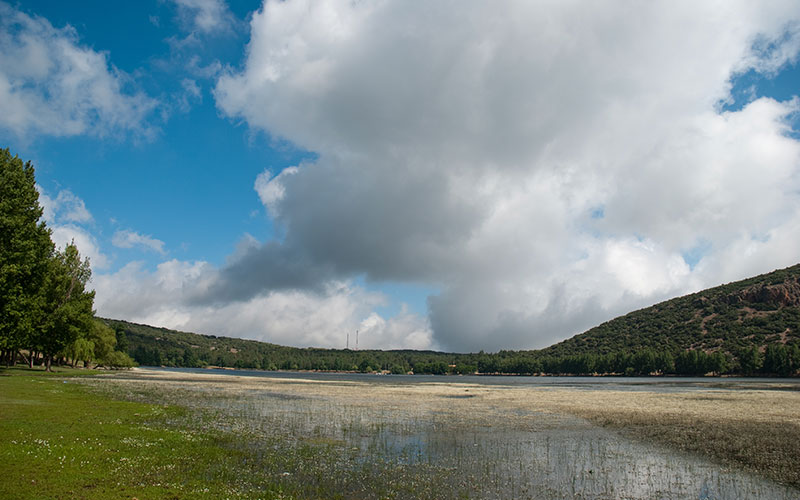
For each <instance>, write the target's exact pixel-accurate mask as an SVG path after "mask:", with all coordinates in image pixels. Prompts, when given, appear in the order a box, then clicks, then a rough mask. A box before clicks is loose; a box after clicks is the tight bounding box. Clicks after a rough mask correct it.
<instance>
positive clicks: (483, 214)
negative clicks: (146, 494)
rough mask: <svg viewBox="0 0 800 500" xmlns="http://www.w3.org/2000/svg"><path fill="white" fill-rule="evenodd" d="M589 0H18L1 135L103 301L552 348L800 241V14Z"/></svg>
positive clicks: (236, 322)
mask: <svg viewBox="0 0 800 500" xmlns="http://www.w3.org/2000/svg"><path fill="white" fill-rule="evenodd" d="M584 7H585V6H584ZM584 7H581V8H578V7H576V6H570V5H566V4H565V5H550V6H542V5H534V4H530V3H528V2H509V3H507V4H503V5H494V6H493V5H487V4H483V3H481V2H465V3H463V4H460V5H459V9H458V11H456V12H453V11H452V9H450V8H449V7H448V5H447V3H446V2H432V3H430V5H429V7H428V8H425V9H423V8H422V6H421V5H408V4H404V3H403V2H392V1H389V2H362V3H358V4H352V3H350V2H347V1H344V0H342V1H340V0H329V1H321V2H306V1H299V0H289V1H287V2H271V1H270V2H266V3H262V2H261V1H241V2H225V1H224V0H157V1H142V2H126V3H121V4H119V5H117V4H114V5H112V6H109V4H108V3H107V2H95V1H85V2H78V3H76V4H69V3H64V2H49V1H24V2H18V3H0V14H2V16H0V18H2V20H1V21H0V29H1V30H2V31H0V49H2V50H0V54H2V55H1V56H0V143H1V145H2V146H3V147H9V148H10V149H11V151H12V153H14V154H18V155H19V156H20V157H22V158H23V159H25V160H31V161H32V162H33V163H34V165H35V167H36V171H37V181H38V183H39V186H40V188H41V190H42V194H43V196H42V201H43V203H44V204H45V206H46V208H47V210H48V217H49V219H48V222H49V224H50V226H51V227H52V228H53V229H54V238H55V239H56V240H57V241H58V242H59V243H61V244H63V243H64V242H65V241H68V240H69V239H72V238H74V239H75V241H76V242H77V243H78V245H79V248H80V249H81V251H82V253H84V254H86V255H89V256H90V258H91V259H92V264H93V271H94V280H93V284H94V286H95V288H96V290H97V301H96V307H97V309H98V313H99V314H101V315H105V316H111V317H117V318H122V319H128V320H132V321H140V322H145V323H151V324H156V325H159V326H167V327H172V328H180V329H186V330H193V331H200V332H204V333H214V334H224V335H233V336H242V337H247V338H256V339H262V340H266V341H271V342H277V343H283V344H290V345H301V346H306V345H316V346H332V347H339V346H340V344H343V342H344V339H345V338H346V333H347V332H352V331H354V330H356V329H359V331H361V332H362V333H363V334H362V336H361V338H362V345H364V346H366V347H377V348H396V347H403V348H405V347H413V348H440V349H451V350H458V351H470V350H479V349H484V350H487V351H492V350H497V349H504V348H535V347H542V346H545V345H548V344H550V343H552V342H555V341H558V340H560V339H563V338H566V337H568V336H570V335H572V334H575V333H579V332H580V331H583V330H584V329H586V328H589V327H591V326H594V325H595V324H597V323H599V322H601V321H604V320H607V319H610V318H611V317H614V316H615V315H618V314H623V313H625V312H628V311H630V310H633V309H636V308H638V307H642V306H646V305H649V304H652V303H655V302H657V301H659V300H663V299H666V298H670V297H672V296H676V295H680V294H683V293H687V292H690V291H694V290H698V289H700V288H704V287H707V286H713V285H716V284H719V283H722V282H726V281H731V280H734V279H740V278H744V277H746V276H750V275H753V274H757V273H760V272H767V271H770V270H773V269H775V268H779V267H785V266H788V265H792V264H795V263H797V255H800V208H798V207H800V194H799V193H800V145H799V144H798V136H797V130H798V121H797V117H798V114H797V113H798V109H800V104H798V100H797V97H796V96H797V95H798V88H799V87H800V68H799V67H798V64H797V60H798V52H800V29H798V26H800V9H798V7H797V6H796V5H795V4H794V2H785V3H784V2H775V3H774V4H772V5H770V6H768V7H763V8H757V7H756V6H750V5H746V4H742V5H739V4H733V3H731V4H730V5H727V6H725V7H721V8H712V7H711V6H705V5H699V6H677V7H676V6H673V5H672V4H671V3H670V2H653V3H652V4H649V5H637V6H636V7H635V8H633V9H632V10H631V9H630V8H629V7H630V6H627V7H626V5H625V4H624V2H620V3H617V2H610V3H608V4H607V5H603V6H594V7H592V8H588V7H586V8H584ZM575 9H578V10H580V12H577V11H576V10H575ZM545 10H547V11H548V12H544V11H545ZM545 20H549V21H547V23H545ZM542 23H545V24H542ZM548 23H549V24H548ZM545 28H546V29H545Z"/></svg>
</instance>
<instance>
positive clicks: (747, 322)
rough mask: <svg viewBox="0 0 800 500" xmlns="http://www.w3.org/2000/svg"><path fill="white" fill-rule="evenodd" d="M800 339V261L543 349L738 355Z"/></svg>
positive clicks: (569, 352) (563, 352)
mask: <svg viewBox="0 0 800 500" xmlns="http://www.w3.org/2000/svg"><path fill="white" fill-rule="evenodd" d="M799 343H800V264H798V265H796V266H792V267H789V268H786V269H781V270H777V271H773V272H771V273H768V274H762V275H760V276H756V277H754V278H749V279H745V280H742V281H737V282H734V283H728V284H726V285H722V286H718V287H715V288H709V289H707V290H703V291H701V292H697V293H693V294H690V295H686V296H683V297H678V298H676V299H672V300H667V301H665V302H661V303H660V304H656V305H654V306H652V307H648V308H645V309H641V310H638V311H634V312H632V313H630V314H626V315H625V316H621V317H619V318H616V319H613V320H611V321H608V322H606V323H603V324H601V325H599V326H596V327H594V328H592V329H590V330H588V331H586V332H585V333H582V334H580V335H576V336H574V337H572V338H569V339H567V340H565V341H563V342H560V343H558V344H555V345H553V346H551V347H548V348H545V349H543V350H542V351H541V353H542V354H543V355H549V356H565V355H575V354H583V353H594V354H608V353H612V352H619V351H624V350H631V351H638V350H642V349H654V350H659V351H664V350H666V351H670V352H672V353H674V354H677V353H679V352H680V351H686V350H702V351H704V352H706V353H713V352H721V353H723V354H725V355H727V356H732V357H737V356H739V354H740V353H741V352H743V351H746V350H748V349H751V348H757V349H758V350H759V351H762V352H763V351H765V350H766V347H767V346H768V345H770V344H780V345H788V346H793V345H798V344H799Z"/></svg>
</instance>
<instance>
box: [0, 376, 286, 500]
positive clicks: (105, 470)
mask: <svg viewBox="0 0 800 500" xmlns="http://www.w3.org/2000/svg"><path fill="white" fill-rule="evenodd" d="M83 373H85V372H83ZM78 374H80V371H79V370H75V371H71V370H70V371H67V370H58V371H57V373H55V374H45V373H43V372H41V371H36V370H27V369H18V368H17V369H4V370H2V371H0V471H2V476H3V478H2V481H0V498H4V499H17V498H19V499H37V498H41V499H45V498H46V499H53V498H70V499H75V498H86V499H103V498H113V499H119V498H139V499H155V498H293V497H294V496H295V495H294V494H293V493H292V492H287V491H285V490H286V489H287V488H288V489H292V486H291V485H286V484H285V483H286V481H284V480H275V479H272V478H270V477H269V475H268V474H261V473H256V471H254V470H253V469H252V467H250V466H249V465H248V464H247V456H246V455H245V454H244V453H243V452H242V451H239V450H237V448H236V447H233V446H230V444H231V443H230V440H231V436H227V435H225V434H224V433H215V432H211V431H203V432H195V431H193V430H191V429H190V428H189V427H188V426H187V425H185V422H186V419H185V417H186V410H183V409H181V408H176V407H162V406H158V405H149V404H140V403H131V402H125V401H116V400H111V399H108V398H105V397H102V396H99V395H96V394H93V393H90V392H88V391H87V389H86V388H84V387H82V386H80V385H78V384H75V383H71V381H70V378H69V377H72V376H76V375H78ZM260 465H263V464H260Z"/></svg>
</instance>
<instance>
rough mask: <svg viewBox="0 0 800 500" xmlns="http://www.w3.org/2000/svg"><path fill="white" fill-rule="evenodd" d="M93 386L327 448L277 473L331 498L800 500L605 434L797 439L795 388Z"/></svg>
mask: <svg viewBox="0 0 800 500" xmlns="http://www.w3.org/2000/svg"><path fill="white" fill-rule="evenodd" d="M86 383H89V384H108V385H111V386H114V387H116V390H117V391H119V394H122V395H123V396H125V397H129V398H133V399H144V400H147V399H148V398H150V399H157V400H158V401H160V402H167V403H172V404H179V405H182V406H187V407H190V408H192V409H194V410H197V411H198V412H203V414H204V415H206V417H204V418H205V420H204V422H206V424H205V425H207V422H208V415H212V416H213V418H211V421H212V422H213V423H212V425H214V426H216V428H219V429H222V430H224V431H225V432H234V433H240V434H241V435H242V436H246V437H247V444H246V449H247V452H248V453H250V454H252V456H253V457H254V459H258V458H259V457H262V458H263V457H264V456H265V454H269V453H274V452H276V450H278V451H280V452H281V453H295V450H298V449H303V450H307V449H309V447H310V448H311V449H313V450H318V451H319V453H320V455H319V456H320V457H322V458H314V459H313V460H308V461H307V462H303V463H304V464H305V465H303V466H302V467H299V468H301V469H304V470H289V471H281V472H279V473H280V474H286V475H287V476H291V478H292V479H294V480H297V478H298V477H302V478H303V479H302V480H304V481H309V482H326V481H328V482H330V485H328V484H326V485H325V487H326V488H328V489H327V490H326V491H331V492H333V493H335V494H338V495H341V496H344V497H345V498H378V497H384V496H386V497H392V496H394V497H396V498H404V497H409V498H410V497H417V498H464V497H469V498H532V499H539V498H542V499H545V498H548V499H549V498H585V499H590V498H591V499H604V498H608V499H612V498H630V499H649V498H670V499H672V498H693V499H725V498H763V499H783V498H785V499H794V498H800V490H798V489H796V488H793V487H791V486H786V485H782V484H779V483H778V482H776V481H773V480H771V479H768V477H767V476H769V475H768V474H767V475H765V474H761V473H759V471H758V470H755V471H754V470H752V468H748V466H747V464H745V466H742V467H739V466H737V465H736V464H733V465H731V463H730V462H728V461H726V460H719V459H716V458H714V457H711V458H709V457H708V456H705V455H703V454H702V453H697V452H691V451H682V450H680V449H676V447H675V446H670V445H665V444H664V442H663V441H660V440H650V439H642V438H640V437H637V435H636V434H635V433H634V434H631V433H628V432H625V431H626V428H625V427H624V425H623V426H622V427H618V428H613V426H612V428H609V426H608V425H598V422H604V420H602V419H603V418H611V417H614V418H617V417H619V416H620V415H621V416H623V417H625V416H630V417H631V418H632V419H633V420H631V421H635V422H638V424H637V425H639V426H641V422H645V423H646V422H649V421H651V420H652V421H653V423H654V424H655V423H657V422H660V421H663V422H666V423H667V425H668V424H669V422H671V421H672V420H670V419H683V418H686V417H687V416H690V417H691V418H690V419H689V421H690V422H691V421H694V420H697V421H698V422H704V421H708V422H711V424H712V425H713V427H714V428H720V429H725V428H727V427H725V426H731V427H730V428H731V429H736V428H737V427H735V425H738V424H739V423H741V422H746V423H749V422H756V423H759V422H760V423H761V424H759V425H762V426H766V427H765V428H767V427H769V426H772V427H774V426H776V425H780V426H787V428H800V421H798V418H799V417H798V415H800V380H797V379H747V378H623V377H505V376H503V377H499V376H449V377H443V376H422V375H415V376H403V375H400V376H397V375H370V374H338V373H296V372H260V371H231V370H204V369H163V368H152V369H151V368H147V369H139V370H135V371H132V372H122V373H118V374H114V375H111V376H110V377H104V378H103V380H102V381H91V379H90V380H89V381H87V382H86ZM634 417H635V418H634ZM675 421H678V422H683V421H684V420H675ZM625 422H627V420H626V421H625ZM792 426H794V427H792ZM665 428H666V429H670V427H669V426H667V427H665ZM678 428H679V426H677V425H676V426H675V429H676V430H677V429H678ZM759 428H760V427H759ZM731 432H735V431H731ZM753 439H759V438H758V437H757V436H755V437H754V438H753ZM243 446H245V445H243ZM323 452H324V453H323ZM312 461H313V462H315V463H313V464H312ZM784 465H786V464H784ZM797 465H798V464H796V463H795V464H788V466H789V467H792V466H797ZM265 473H270V474H271V473H276V472H275V471H265ZM404 481H405V483H404ZM393 482H396V483H397V484H396V485H394V486H393ZM403 492H404V493H403Z"/></svg>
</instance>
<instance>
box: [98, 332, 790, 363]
mask: <svg viewBox="0 0 800 500" xmlns="http://www.w3.org/2000/svg"><path fill="white" fill-rule="evenodd" d="M105 321H106V322H107V323H108V324H109V326H111V327H112V328H114V329H115V330H116V331H117V334H118V335H122V336H123V337H124V338H126V339H127V340H126V342H127V344H128V346H129V347H128V348H129V351H128V352H129V353H130V354H131V356H133V357H134V359H136V361H137V362H138V363H139V364H141V365H147V366H171V367H195V368H200V367H209V366H218V367H227V368H239V369H255V370H287V371H293V370H308V371H339V372H362V373H373V372H383V373H393V374H406V373H414V374H433V375H445V374H476V373H477V374H503V375H628V376H642V375H679V376H701V375H706V374H717V375H745V376H776V375H777V376H795V375H797V374H798V371H800V346H798V345H797V344H794V343H793V344H787V345H784V344H780V343H774V344H767V345H766V346H765V347H764V348H759V347H756V346H751V347H747V348H742V349H740V350H738V351H736V352H735V353H733V354H732V353H728V352H725V351H722V350H717V351H713V352H709V351H706V350H703V349H679V348H678V349H673V348H670V347H665V348H663V349H655V348H636V349H628V350H619V351H612V352H608V353H605V354H597V353H592V352H580V353H568V354H551V353H550V351H548V350H546V349H545V350H542V351H511V350H504V351H499V352H496V353H484V352H479V353H470V354H459V353H444V352H436V351H413V350H393V351H377V350H360V351H357V350H349V349H318V348H294V347H286V346H279V345H275V344H269V343H266V342H257V341H253V340H244V339H236V338H227V337H215V336H213V335H198V334H194V333H188V332H178V331H174V330H168V329H165V328H154V327H150V326H147V325H137V324H133V323H128V322H125V321H119V320H105Z"/></svg>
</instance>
